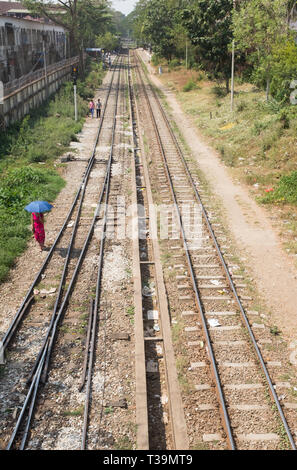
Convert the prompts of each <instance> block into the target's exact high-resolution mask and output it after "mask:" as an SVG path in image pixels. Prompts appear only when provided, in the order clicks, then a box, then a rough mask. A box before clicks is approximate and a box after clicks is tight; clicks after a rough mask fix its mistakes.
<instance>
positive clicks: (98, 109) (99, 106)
mask: <svg viewBox="0 0 297 470" xmlns="http://www.w3.org/2000/svg"><path fill="white" fill-rule="evenodd" d="M101 108H102V103H101V100H100V98H98V101H97V103H96V112H97V118H100V117H101Z"/></svg>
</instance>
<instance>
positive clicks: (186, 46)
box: [186, 38, 188, 70]
mask: <svg viewBox="0 0 297 470" xmlns="http://www.w3.org/2000/svg"><path fill="white" fill-rule="evenodd" d="M187 69H188V39H187V38H186V70H187Z"/></svg>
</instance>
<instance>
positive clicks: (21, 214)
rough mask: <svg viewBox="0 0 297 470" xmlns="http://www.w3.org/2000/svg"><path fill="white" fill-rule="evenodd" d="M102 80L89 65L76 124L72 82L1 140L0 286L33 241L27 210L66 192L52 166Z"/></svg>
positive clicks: (77, 128) (79, 124) (98, 69)
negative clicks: (31, 204)
mask: <svg viewBox="0 0 297 470" xmlns="http://www.w3.org/2000/svg"><path fill="white" fill-rule="evenodd" d="M102 79H103V71H102V68H101V66H98V65H97V64H93V63H92V64H90V65H89V74H88V76H87V77H86V80H85V81H84V82H80V83H79V86H78V91H79V93H80V95H79V96H78V121H77V122H76V121H75V119H74V103H73V84H72V83H70V82H68V83H65V84H64V85H63V86H62V87H61V89H60V90H59V92H57V93H56V94H55V96H53V97H52V98H51V99H49V100H48V101H47V102H45V103H43V105H42V106H41V107H40V108H39V109H36V110H33V111H31V112H30V115H27V116H26V117H25V118H24V119H23V120H22V121H20V122H17V123H15V124H13V125H11V126H10V127H9V128H8V129H6V131H5V133H1V134H0V176H1V179H0V181H1V182H0V282H3V281H5V280H6V279H7V277H8V275H9V270H10V269H11V267H12V266H13V265H14V262H15V260H16V258H17V257H18V256H19V255H21V253H22V252H23V251H24V250H25V248H26V245H27V241H28V239H29V238H30V237H31V235H32V234H31V230H30V220H31V216H30V214H28V213H27V212H26V211H25V210H24V207H25V206H26V205H27V204H29V202H31V201H33V200H37V199H42V200H47V201H49V202H51V203H53V202H54V200H55V198H56V197H57V195H58V194H59V192H60V191H61V189H62V188H63V187H64V185H65V182H64V180H63V178H62V177H61V175H60V174H59V171H58V170H59V167H58V165H56V164H55V163H54V162H55V160H56V159H57V157H59V156H60V155H63V154H64V153H65V152H66V151H67V150H68V148H69V144H70V142H71V141H76V140H77V137H76V134H77V133H78V132H80V131H81V129H82V126H83V123H84V120H85V116H86V114H87V102H86V101H85V100H86V99H89V98H90V97H92V96H93V94H94V91H95V89H96V87H98V86H99V85H100V84H101V83H102ZM41 164H42V167H41Z"/></svg>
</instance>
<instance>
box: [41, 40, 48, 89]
mask: <svg viewBox="0 0 297 470" xmlns="http://www.w3.org/2000/svg"><path fill="white" fill-rule="evenodd" d="M45 39H46V35H45V33H43V34H42V49H43V66H44V74H45V93H46V98H47V97H48V91H49V90H48V76H47V63H46V47H45Z"/></svg>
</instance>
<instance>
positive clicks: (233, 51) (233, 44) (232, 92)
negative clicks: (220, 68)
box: [231, 0, 236, 112]
mask: <svg viewBox="0 0 297 470" xmlns="http://www.w3.org/2000/svg"><path fill="white" fill-rule="evenodd" d="M235 8H236V0H233V9H234V10H235ZM234 69H235V41H234V38H233V41H232V69H231V112H233V105H234Z"/></svg>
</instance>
